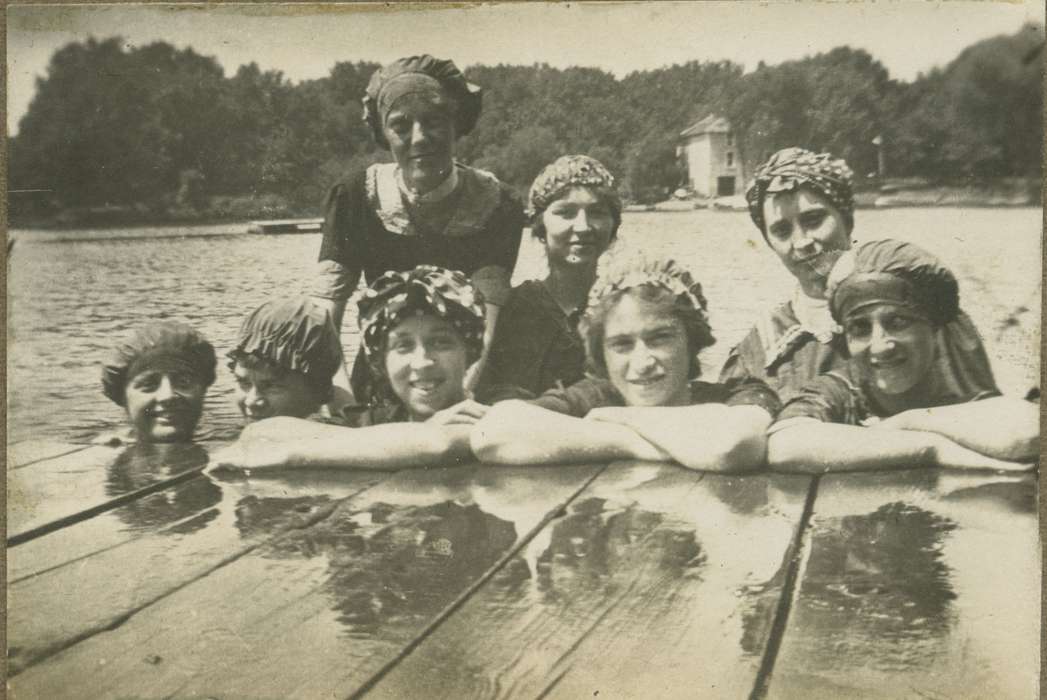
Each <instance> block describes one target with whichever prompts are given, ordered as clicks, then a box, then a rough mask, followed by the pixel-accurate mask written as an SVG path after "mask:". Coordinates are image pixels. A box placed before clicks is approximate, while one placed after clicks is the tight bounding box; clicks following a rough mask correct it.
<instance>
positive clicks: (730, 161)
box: [727, 151, 734, 167]
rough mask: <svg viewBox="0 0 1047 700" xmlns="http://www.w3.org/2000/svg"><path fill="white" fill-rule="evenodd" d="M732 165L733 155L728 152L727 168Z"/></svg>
mask: <svg viewBox="0 0 1047 700" xmlns="http://www.w3.org/2000/svg"><path fill="white" fill-rule="evenodd" d="M732 165H734V153H731V152H730V151H728V152H727V167H731V166H732Z"/></svg>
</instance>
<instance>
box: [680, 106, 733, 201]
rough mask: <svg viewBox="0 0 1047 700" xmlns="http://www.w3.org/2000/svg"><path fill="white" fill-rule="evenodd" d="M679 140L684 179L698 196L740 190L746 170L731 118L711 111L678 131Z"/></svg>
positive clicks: (727, 194)
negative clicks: (684, 173) (685, 177)
mask: <svg viewBox="0 0 1047 700" xmlns="http://www.w3.org/2000/svg"><path fill="white" fill-rule="evenodd" d="M680 141H681V145H680V146H679V153H680V154H681V155H682V156H683V158H684V164H685V167H686V170H687V182H688V184H689V185H690V187H691V189H692V190H694V192H695V193H696V194H697V195H698V196H699V197H730V196H732V195H735V194H743V187H744V186H745V172H744V167H743V165H742V158H741V153H739V149H738V147H737V144H736V142H735V138H734V134H733V133H732V131H731V124H730V122H728V121H727V120H726V119H725V118H724V117H721V116H718V115H716V114H710V115H709V116H707V117H705V118H704V119H700V120H699V121H697V122H695V123H694V124H692V125H691V126H689V127H687V128H686V129H684V130H683V131H681V132H680Z"/></svg>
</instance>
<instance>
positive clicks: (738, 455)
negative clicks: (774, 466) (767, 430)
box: [720, 433, 767, 473]
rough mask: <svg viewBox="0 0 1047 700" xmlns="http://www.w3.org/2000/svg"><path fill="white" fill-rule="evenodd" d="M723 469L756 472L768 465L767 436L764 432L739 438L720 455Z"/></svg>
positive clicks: (732, 471)
mask: <svg viewBox="0 0 1047 700" xmlns="http://www.w3.org/2000/svg"><path fill="white" fill-rule="evenodd" d="M720 464H721V465H722V466H721V468H720V469H721V471H724V472H731V473H742V472H754V471H758V470H760V469H763V468H764V467H766V466H767V437H766V435H764V434H763V433H761V434H759V435H752V436H749V437H747V438H745V439H743V440H739V441H738V442H736V443H735V444H733V445H731V446H730V447H729V448H728V449H726V450H724V451H723V454H722V455H721V456H720Z"/></svg>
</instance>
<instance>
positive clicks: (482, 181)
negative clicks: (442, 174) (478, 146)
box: [457, 163, 523, 217]
mask: <svg viewBox="0 0 1047 700" xmlns="http://www.w3.org/2000/svg"><path fill="white" fill-rule="evenodd" d="M457 167H458V174H459V177H460V178H462V183H463V185H464V187H465V188H466V189H465V192H466V193H467V194H468V195H469V196H472V197H477V196H480V197H483V198H484V199H486V200H488V201H490V202H491V203H493V204H495V209H496V210H497V211H501V212H510V213H519V214H520V215H521V217H522V215H523V205H522V204H521V202H520V198H519V197H518V196H517V195H516V192H515V191H514V190H513V188H511V187H510V186H509V185H507V184H505V183H504V182H502V181H501V180H499V179H498V177H497V176H496V175H495V174H494V173H492V172H489V171H487V170H483V169H481V168H474V167H473V166H471V165H464V164H462V163H458V164H457Z"/></svg>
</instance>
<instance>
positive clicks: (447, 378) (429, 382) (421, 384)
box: [385, 314, 469, 421]
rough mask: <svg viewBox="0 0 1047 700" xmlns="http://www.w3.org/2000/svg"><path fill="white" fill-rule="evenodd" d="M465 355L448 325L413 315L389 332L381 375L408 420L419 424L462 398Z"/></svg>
mask: <svg viewBox="0 0 1047 700" xmlns="http://www.w3.org/2000/svg"><path fill="white" fill-rule="evenodd" d="M468 367H469V361H468V352H467V351H466V346H465V342H464V340H463V339H462V336H461V335H460V334H459V333H458V331H457V330H455V328H454V326H452V325H451V324H450V323H449V322H447V321H445V320H444V319H442V318H440V317H438V316H434V315H432V314H425V315H422V316H413V317H411V318H408V319H405V320H404V321H402V322H401V323H399V324H398V325H397V326H396V327H395V328H393V329H392V330H391V331H389V335H388V336H387V337H386V345H385V373H386V376H387V377H388V378H389V384H390V385H391V386H392V388H393V393H394V394H396V396H397V398H399V399H400V401H401V402H402V403H403V405H404V406H405V407H406V408H407V413H408V415H409V416H410V418H411V420H414V421H423V420H426V419H428V418H429V417H430V416H432V415H433V414H434V413H436V412H437V411H442V410H443V409H445V408H448V407H449V406H453V405H454V404H456V403H458V402H459V401H462V400H463V399H464V398H465V390H464V388H463V385H464V382H465V371H466V369H468Z"/></svg>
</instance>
